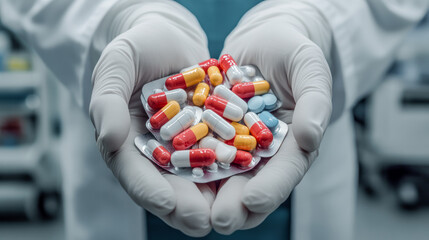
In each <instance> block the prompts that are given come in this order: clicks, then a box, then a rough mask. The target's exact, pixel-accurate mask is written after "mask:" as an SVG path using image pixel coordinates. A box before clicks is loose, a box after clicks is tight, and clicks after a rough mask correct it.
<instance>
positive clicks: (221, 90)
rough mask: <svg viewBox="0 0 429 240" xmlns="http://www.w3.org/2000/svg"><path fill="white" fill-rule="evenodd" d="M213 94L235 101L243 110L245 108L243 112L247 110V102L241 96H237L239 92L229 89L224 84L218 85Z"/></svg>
mask: <svg viewBox="0 0 429 240" xmlns="http://www.w3.org/2000/svg"><path fill="white" fill-rule="evenodd" d="M213 95H215V96H219V97H221V98H223V99H225V100H227V101H229V102H232V103H234V104H235V105H237V106H238V107H239V108H241V110H243V113H246V112H247V103H246V102H245V101H244V100H243V99H241V98H240V97H239V96H237V94H235V93H233V92H232V91H231V90H229V89H228V88H227V87H225V86H223V85H219V86H217V87H216V88H215V89H214V91H213Z"/></svg>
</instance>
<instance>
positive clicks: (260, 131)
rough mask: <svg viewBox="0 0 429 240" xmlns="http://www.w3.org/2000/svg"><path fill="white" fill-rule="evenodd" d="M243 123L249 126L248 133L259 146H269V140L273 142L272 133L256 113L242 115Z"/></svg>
mask: <svg viewBox="0 0 429 240" xmlns="http://www.w3.org/2000/svg"><path fill="white" fill-rule="evenodd" d="M244 123H245V124H246V126H247V127H248V128H249V130H250V134H252V135H253V136H254V137H255V138H256V141H258V143H259V145H261V147H263V148H267V147H268V146H270V144H271V142H273V134H272V133H271V131H270V130H269V129H268V128H267V126H265V124H264V123H263V122H262V121H261V119H260V118H259V117H258V115H256V113H254V112H248V113H246V115H244Z"/></svg>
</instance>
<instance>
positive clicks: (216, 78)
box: [207, 66, 223, 87]
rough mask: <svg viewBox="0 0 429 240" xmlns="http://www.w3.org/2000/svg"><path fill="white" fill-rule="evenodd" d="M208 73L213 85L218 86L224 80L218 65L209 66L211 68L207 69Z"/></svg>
mask: <svg viewBox="0 0 429 240" xmlns="http://www.w3.org/2000/svg"><path fill="white" fill-rule="evenodd" d="M207 74H208V75H209V80H210V83H211V84H212V85H213V86H215V87H216V86H217V85H219V84H221V83H222V82H223V76H222V74H221V73H220V70H219V68H218V67H216V66H211V67H209V69H208V70H207Z"/></svg>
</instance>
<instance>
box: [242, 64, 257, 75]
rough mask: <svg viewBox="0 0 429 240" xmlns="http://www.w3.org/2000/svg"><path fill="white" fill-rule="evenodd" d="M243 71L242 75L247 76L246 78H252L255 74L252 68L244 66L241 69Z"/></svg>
mask: <svg viewBox="0 0 429 240" xmlns="http://www.w3.org/2000/svg"><path fill="white" fill-rule="evenodd" d="M243 70H244V71H243V72H244V74H246V76H248V77H254V76H255V74H256V70H255V68H254V67H252V66H245V67H243Z"/></svg>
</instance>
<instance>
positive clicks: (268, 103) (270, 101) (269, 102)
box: [262, 93, 277, 111]
mask: <svg viewBox="0 0 429 240" xmlns="http://www.w3.org/2000/svg"><path fill="white" fill-rule="evenodd" d="M262 98H263V99H264V103H265V110H268V111H269V110H273V109H274V108H276V106H277V98H276V96H275V95H274V94H271V93H267V94H264V95H262Z"/></svg>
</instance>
